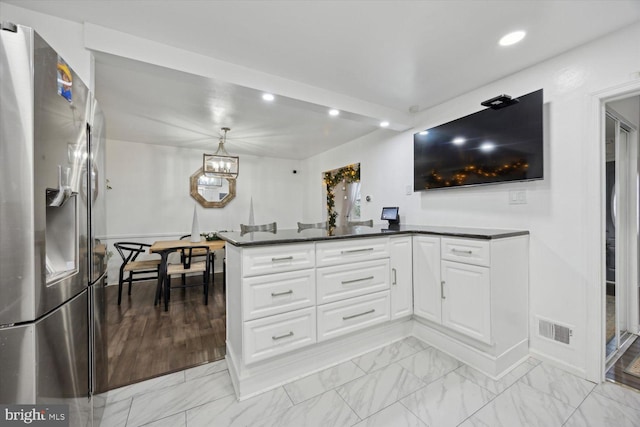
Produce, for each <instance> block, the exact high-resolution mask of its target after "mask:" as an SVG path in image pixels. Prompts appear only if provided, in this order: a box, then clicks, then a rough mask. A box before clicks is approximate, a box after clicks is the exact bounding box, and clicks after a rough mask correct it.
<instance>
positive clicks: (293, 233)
mask: <svg viewBox="0 0 640 427" xmlns="http://www.w3.org/2000/svg"><path fill="white" fill-rule="evenodd" d="M217 234H218V236H219V237H220V238H221V239H222V240H224V241H226V242H228V243H231V244H232V245H235V246H259V245H275V244H281V243H303V242H316V241H323V240H339V239H352V238H361V237H362V238H366V237H379V236H388V235H398V234H432V235H437V236H451V237H467V238H473V239H486V240H492V239H502V238H505V237H514V236H522V235H527V234H529V231H526V230H500V229H493V228H467V227H437V226H424V225H400V226H399V227H397V228H393V229H389V226H388V225H387V224H374V226H373V227H366V226H357V227H337V228H334V229H333V230H332V231H331V232H329V231H328V230H325V229H317V228H309V229H305V230H300V231H298V230H296V229H283V230H277V232H275V233H272V232H269V231H260V232H258V231H256V232H252V233H245V234H241V233H240V232H239V231H221V232H218V233H217Z"/></svg>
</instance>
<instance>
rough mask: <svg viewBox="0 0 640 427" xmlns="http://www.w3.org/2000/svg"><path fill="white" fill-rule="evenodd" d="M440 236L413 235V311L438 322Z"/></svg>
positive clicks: (439, 316) (439, 303)
mask: <svg viewBox="0 0 640 427" xmlns="http://www.w3.org/2000/svg"><path fill="white" fill-rule="evenodd" d="M441 310H442V306H441V295H440V238H439V237H432V236H414V237H413V313H414V314H415V315H417V316H420V317H423V318H425V319H428V320H431V321H433V322H437V323H440V319H441V313H442V311H441Z"/></svg>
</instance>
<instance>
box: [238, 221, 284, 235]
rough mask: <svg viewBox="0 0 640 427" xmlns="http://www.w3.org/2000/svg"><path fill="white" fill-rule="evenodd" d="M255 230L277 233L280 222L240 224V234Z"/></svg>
mask: <svg viewBox="0 0 640 427" xmlns="http://www.w3.org/2000/svg"><path fill="white" fill-rule="evenodd" d="M254 231H269V232H271V233H275V232H276V231H278V224H277V223H276V222H270V223H268V224H260V225H245V224H240V235H243V234H247V233H251V232H254Z"/></svg>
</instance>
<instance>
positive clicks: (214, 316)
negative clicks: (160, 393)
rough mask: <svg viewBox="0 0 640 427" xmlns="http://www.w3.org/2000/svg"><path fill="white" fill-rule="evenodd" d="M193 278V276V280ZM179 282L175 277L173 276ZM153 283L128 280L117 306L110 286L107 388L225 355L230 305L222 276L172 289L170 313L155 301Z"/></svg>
mask: <svg viewBox="0 0 640 427" xmlns="http://www.w3.org/2000/svg"><path fill="white" fill-rule="evenodd" d="M194 279H195V278H194ZM174 280H176V279H174ZM155 287H156V282H155V281H148V282H147V281H144V282H137V283H135V282H134V284H133V290H132V292H131V296H128V295H127V288H126V284H125V286H124V287H123V291H122V303H121V305H120V306H118V286H107V288H106V290H107V293H106V299H107V313H106V316H107V322H106V323H107V327H106V335H107V353H108V384H109V385H108V387H109V389H113V388H117V387H121V386H124V385H128V384H132V383H135V382H139V381H143V380H146V379H149V378H153V377H156V376H159V375H163V374H166V373H169V372H175V371H179V370H182V369H185V368H188V367H192V366H196V365H200V364H202V363H207V362H212V361H215V360H219V359H222V358H224V356H225V335H226V306H225V295H224V293H223V292H222V276H221V275H216V278H215V285H214V286H211V285H210V286H209V305H207V306H205V305H204V300H203V295H202V288H200V287H193V288H187V289H173V290H172V291H171V300H170V302H169V311H167V312H165V311H164V305H158V306H155V307H154V305H153V299H154V295H155Z"/></svg>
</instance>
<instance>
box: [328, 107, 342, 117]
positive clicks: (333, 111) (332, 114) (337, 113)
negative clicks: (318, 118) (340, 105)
mask: <svg viewBox="0 0 640 427" xmlns="http://www.w3.org/2000/svg"><path fill="white" fill-rule="evenodd" d="M339 114H340V111H338V110H336V109H335V108H334V109H331V110H329V115H330V116H337V115H339Z"/></svg>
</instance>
